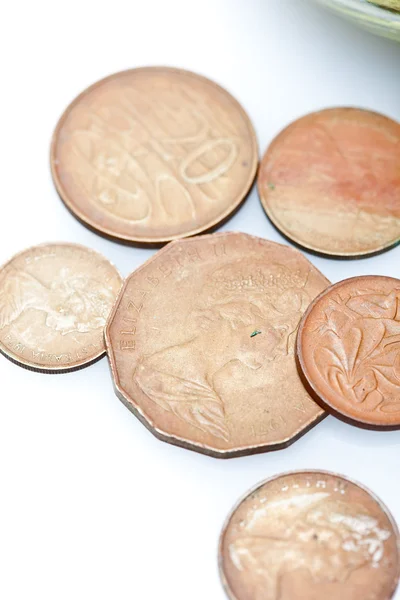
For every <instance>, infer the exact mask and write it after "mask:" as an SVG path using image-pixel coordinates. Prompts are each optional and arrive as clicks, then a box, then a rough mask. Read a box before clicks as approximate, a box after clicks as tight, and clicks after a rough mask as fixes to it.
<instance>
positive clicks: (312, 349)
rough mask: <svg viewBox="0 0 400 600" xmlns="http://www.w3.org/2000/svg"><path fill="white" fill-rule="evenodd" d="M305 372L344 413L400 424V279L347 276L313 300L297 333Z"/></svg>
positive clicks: (359, 418)
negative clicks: (348, 277) (347, 277)
mask: <svg viewBox="0 0 400 600" xmlns="http://www.w3.org/2000/svg"><path fill="white" fill-rule="evenodd" d="M297 353H298V357H299V362H300V365H301V368H302V370H303V373H304V375H305V377H306V379H307V380H308V382H309V383H310V385H311V386H312V388H313V389H314V391H315V392H316V394H317V395H318V396H319V397H320V398H321V400H322V401H323V402H324V404H326V405H327V406H328V407H330V408H333V409H334V410H335V411H337V412H339V413H340V414H342V415H343V416H345V417H347V418H350V419H352V420H355V421H358V422H360V423H364V424H368V425H376V426H383V427H385V426H389V427H390V426H392V427H396V426H400V280H398V279H393V278H391V277H383V276H372V275H370V276H362V277H353V278H351V279H345V280H344V281H341V282H340V283H337V284H335V285H333V286H331V287H329V288H328V289H327V290H326V291H325V292H323V293H322V294H321V295H320V296H319V297H318V298H317V299H316V300H315V301H314V302H313V303H312V304H311V306H310V308H309V310H308V311H307V313H306V314H305V316H304V320H303V321H302V324H301V327H300V330H299V336H298V351H297Z"/></svg>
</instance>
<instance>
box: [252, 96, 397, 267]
mask: <svg viewBox="0 0 400 600" xmlns="http://www.w3.org/2000/svg"><path fill="white" fill-rule="evenodd" d="M258 189H259V194H260V198H261V202H262V205H263V207H264V209H265V211H266V213H267V215H268V217H269V218H270V219H271V221H272V222H273V224H274V225H275V226H276V227H277V228H278V229H279V230H280V231H281V232H282V233H283V234H284V235H285V236H287V237H288V238H290V239H291V240H293V241H294V242H295V243H297V244H299V245H301V246H303V247H304V248H307V249H309V250H312V251H315V252H318V253H321V254H327V255H330V256H338V257H348V258H351V257H357V256H366V255H368V254H374V253H377V252H381V251H383V250H386V249H388V248H390V247H391V246H394V245H395V244H397V243H398V242H399V240H400V124H399V123H396V122H395V121H392V120H391V119H388V118H387V117H384V116H383V115H380V114H377V113H373V112H369V111H367V110H361V109H354V108H332V109H328V110H322V111H320V112H316V113H312V114H309V115H307V116H305V117H303V118H301V119H299V120H298V121H295V122H294V123H292V124H291V125H289V127H287V128H286V129H285V130H284V131H282V133H280V134H279V135H278V136H277V137H276V138H275V140H274V141H273V142H272V144H271V146H270V147H269V149H268V150H267V152H266V154H265V156H264V158H263V160H262V163H261V166H260V172H259V177H258Z"/></svg>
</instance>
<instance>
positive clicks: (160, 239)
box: [50, 65, 259, 245]
mask: <svg viewBox="0 0 400 600" xmlns="http://www.w3.org/2000/svg"><path fill="white" fill-rule="evenodd" d="M160 71H161V72H164V73H171V74H177V75H182V76H184V77H194V78H195V79H197V80H200V81H201V82H203V83H206V84H207V85H209V86H211V87H213V88H214V89H216V90H217V91H219V92H221V93H223V94H224V95H225V96H226V97H227V98H229V100H230V102H231V103H232V104H233V105H234V106H235V107H236V108H237V110H238V111H239V113H240V114H241V116H242V118H243V120H244V122H245V123H246V125H247V129H248V132H249V141H250V145H251V147H252V154H253V156H252V164H251V165H250V170H249V176H248V178H247V181H246V184H245V185H244V186H243V190H242V191H241V193H240V194H238V195H237V196H236V199H235V200H234V201H233V202H231V204H230V205H229V206H228V207H227V208H226V209H225V210H224V212H222V213H221V214H220V215H219V216H218V217H215V218H214V219H212V220H211V221H209V222H207V223H205V224H204V225H202V226H199V227H193V228H192V229H189V230H188V231H186V232H183V233H179V234H175V235H160V236H146V235H144V236H136V235H126V234H119V233H118V231H115V230H113V229H109V228H108V227H106V226H104V225H102V224H101V223H98V222H96V221H95V220H93V219H92V218H90V216H88V215H86V214H85V213H84V211H83V210H82V209H81V208H80V207H79V206H77V204H76V203H75V202H74V200H73V199H72V198H71V197H70V196H69V195H68V193H67V192H66V190H65V189H64V188H63V185H62V183H61V180H60V177H59V176H58V171H57V168H58V167H57V156H56V146H57V141H58V138H59V134H60V131H61V129H62V127H63V125H64V121H65V119H66V118H67V117H68V116H69V113H70V112H71V110H72V109H73V108H75V106H76V105H78V104H79V103H80V102H81V101H82V100H83V99H84V98H85V97H86V95H87V94H89V93H91V92H92V91H93V90H95V89H96V88H97V87H100V86H101V85H103V84H104V83H106V82H108V81H112V80H114V79H117V80H118V79H119V78H120V77H122V76H126V75H129V74H136V73H146V72H147V73H156V72H160ZM258 162H259V150H258V142H257V136H256V132H255V129H254V126H253V124H252V122H251V120H250V117H249V116H248V114H247V112H246V111H245V109H244V108H243V106H242V105H241V104H240V103H239V102H238V100H236V98H235V97H234V96H233V95H232V94H231V93H230V92H228V90H226V89H225V88H223V87H222V86H221V85H219V84H218V83H216V82H215V81H213V80H211V79H208V78H207V77H205V76H203V75H198V74H197V73H194V72H193V71H188V70H186V69H180V68H176V67H166V66H156V65H155V66H147V67H137V68H133V69H126V70H124V71H118V72H117V73H113V74H111V75H108V76H107V77H104V78H102V79H100V80H99V81H96V82H95V83H93V84H92V85H90V86H89V87H87V88H85V89H84V90H83V91H82V92H81V93H80V94H79V95H78V96H76V98H75V99H74V100H72V102H71V103H70V104H69V105H68V106H67V108H66V109H65V110H64V112H63V113H62V115H61V117H60V118H59V120H58V122H57V125H56V127H55V130H54V133H53V136H52V140H51V145H50V169H51V175H52V178H53V183H54V185H55V188H56V191H57V193H58V195H59V196H60V198H61V200H62V201H63V203H64V204H65V206H66V207H67V208H68V210H69V211H70V212H71V213H72V214H73V215H74V216H75V217H76V218H77V219H78V220H79V221H80V222H81V223H83V224H84V225H86V226H88V227H89V228H90V229H91V230H93V231H95V232H96V233H98V234H100V235H104V236H106V237H108V238H111V239H113V240H116V241H120V242H125V243H131V244H145V245H146V244H164V243H166V242H170V241H173V240H177V239H181V238H185V237H190V236H194V235H197V234H199V233H202V232H204V231H208V230H211V229H213V228H214V227H216V226H218V225H219V224H220V223H223V222H224V221H226V220H227V219H228V218H229V216H231V215H233V213H234V212H235V211H236V210H237V209H238V208H239V207H240V205H241V204H242V203H243V202H244V201H245V199H246V198H247V196H248V195H249V193H250V191H251V188H252V186H253V183H254V180H255V177H256V175H257V169H258Z"/></svg>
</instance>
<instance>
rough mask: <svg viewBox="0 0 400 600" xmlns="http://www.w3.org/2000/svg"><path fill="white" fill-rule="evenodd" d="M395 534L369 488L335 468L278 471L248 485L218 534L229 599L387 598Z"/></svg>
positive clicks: (395, 558) (393, 582) (395, 565)
mask: <svg viewBox="0 0 400 600" xmlns="http://www.w3.org/2000/svg"><path fill="white" fill-rule="evenodd" d="M398 539H399V533H398V530H397V527H396V524H395V522H394V520H393V518H392V516H391V515H390V513H389V511H388V509H387V508H386V507H385V506H384V505H383V504H382V502H381V501H380V500H379V499H378V498H377V497H376V496H374V495H373V494H372V493H371V492H370V491H369V490H367V489H365V488H364V487H362V486H360V485H359V484H356V483H354V482H352V481H349V480H348V479H345V478H344V477H341V476H339V475H335V474H333V473H326V472H317V471H305V472H293V473H286V474H283V475H279V476H277V477H274V478H272V479H269V480H267V481H265V482H263V483H262V484H260V485H259V486H258V487H257V488H255V489H254V490H252V491H251V492H250V493H249V494H248V495H247V496H246V497H245V498H244V499H243V500H242V501H241V502H240V503H239V504H238V505H237V506H236V507H235V509H234V510H233V512H232V514H231V515H230V516H229V518H228V520H227V522H226V524H225V526H224V529H223V531H222V534H221V539H220V552H219V562H220V573H221V578H222V582H223V585H224V587H225V590H226V592H227V595H228V597H229V598H231V600H304V599H305V598H307V600H321V598H326V599H328V598H329V600H367V599H368V600H389V598H392V597H393V594H394V592H395V589H396V587H397V583H398V579H399V552H398Z"/></svg>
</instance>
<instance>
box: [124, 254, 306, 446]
mask: <svg viewBox="0 0 400 600" xmlns="http://www.w3.org/2000/svg"><path fill="white" fill-rule="evenodd" d="M306 281H307V276H306V275H305V276H303V277H299V276H298V275H297V274H296V275H295V274H293V273H291V272H290V271H289V270H288V269H286V268H285V267H283V266H281V265H270V266H269V267H266V266H265V264H262V265H257V264H256V265H254V262H253V263H251V262H249V263H247V262H246V261H241V263H239V264H238V263H235V264H232V265H227V266H226V267H225V268H224V269H218V270H217V271H215V272H214V273H212V275H211V278H210V279H209V280H208V283H207V285H206V286H205V287H203V290H202V292H201V294H200V297H199V300H198V302H197V305H196V307H194V308H193V309H192V311H191V312H190V314H189V316H188V319H189V321H190V322H191V325H192V327H191V329H192V331H193V333H192V335H190V337H188V339H187V341H185V342H184V343H179V344H177V345H171V346H169V347H167V348H165V349H163V350H160V351H158V352H156V353H154V354H152V355H148V356H145V357H144V358H143V359H142V360H141V362H140V363H139V364H138V365H137V367H136V369H135V371H134V374H133V378H134V381H135V382H136V384H137V385H138V386H139V387H140V389H141V390H142V391H143V392H144V393H145V394H146V396H147V397H148V398H149V399H150V400H151V401H153V402H154V403H155V404H156V405H157V406H159V407H160V408H162V409H164V410H166V411H168V412H171V413H173V414H174V415H175V416H176V417H178V418H179V419H183V420H184V421H186V422H187V423H189V424H190V425H192V426H193V427H196V428H197V429H199V430H201V431H202V432H203V433H205V434H210V435H213V436H215V437H217V438H220V439H221V440H225V441H228V440H229V437H230V433H229V429H228V426H227V423H226V420H225V410H224V405H223V401H222V399H221V397H220V396H219V395H218V393H217V391H216V385H215V380H216V377H217V375H218V374H220V373H221V372H222V370H223V369H224V368H225V367H226V366H227V365H228V364H230V363H232V364H233V363H235V362H236V363H239V362H240V363H242V365H245V366H246V367H247V368H248V369H250V370H257V369H260V368H261V367H262V366H263V365H264V364H265V363H266V362H270V361H274V360H278V359H279V357H282V356H285V355H287V354H288V353H289V352H292V351H293V350H292V347H293V334H294V333H295V331H296V329H297V326H298V324H299V321H300V318H301V315H302V313H303V311H304V310H305V308H306V306H307V304H308V303H309V298H308V296H307V293H306V292H305V290H304V288H305V285H306ZM189 329H190V328H189Z"/></svg>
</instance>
